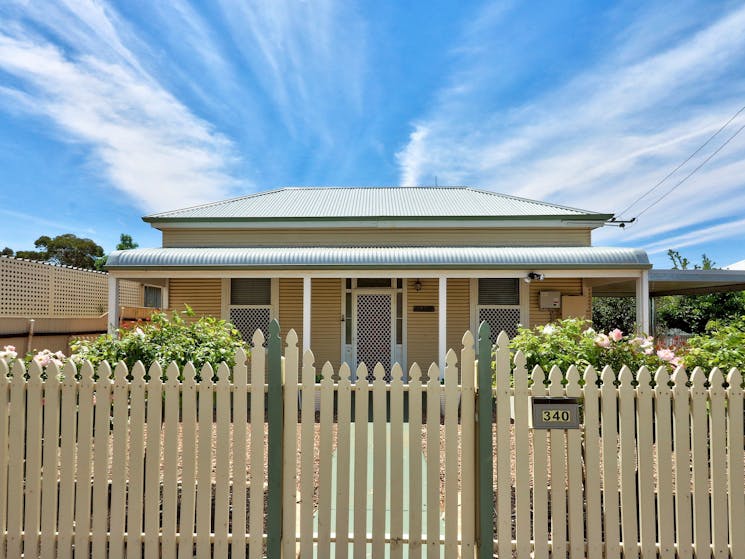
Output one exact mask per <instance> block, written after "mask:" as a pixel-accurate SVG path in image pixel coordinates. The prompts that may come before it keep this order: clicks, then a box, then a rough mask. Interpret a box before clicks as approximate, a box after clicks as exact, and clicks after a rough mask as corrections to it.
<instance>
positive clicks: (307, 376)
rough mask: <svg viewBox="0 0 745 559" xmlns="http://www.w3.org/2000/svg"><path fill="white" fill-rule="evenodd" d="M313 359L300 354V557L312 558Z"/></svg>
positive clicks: (307, 354) (308, 352)
mask: <svg viewBox="0 0 745 559" xmlns="http://www.w3.org/2000/svg"><path fill="white" fill-rule="evenodd" d="M315 359H316V358H315V356H314V355H313V352H312V351H310V350H306V351H304V352H303V370H302V386H303V390H302V404H301V409H300V556H301V557H311V556H312V555H313V468H314V461H313V452H314V448H313V447H314V444H313V423H314V421H315V392H316V391H315V387H316V368H315V367H314V366H313V363H315Z"/></svg>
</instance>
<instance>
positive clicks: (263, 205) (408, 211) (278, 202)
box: [143, 187, 612, 223]
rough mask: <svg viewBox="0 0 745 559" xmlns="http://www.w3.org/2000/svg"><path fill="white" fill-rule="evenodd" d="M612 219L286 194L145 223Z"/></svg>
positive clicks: (473, 195)
mask: <svg viewBox="0 0 745 559" xmlns="http://www.w3.org/2000/svg"><path fill="white" fill-rule="evenodd" d="M610 217H612V215H611V214H601V213H596V212H589V211H586V210H580V209H576V208H568V207H565V206H558V205H556V204H548V203H546V202H538V201H535V200H527V199H524V198H517V197H514V196H508V195H506V194H498V193H496V192H488V191H484V190H477V189H473V188H467V187H416V188H414V187H412V188H403V187H369V188H367V187H343V188H341V187H339V188H330V187H313V188H283V189H280V190H271V191H267V192H261V193H258V194H252V195H249V196H242V197H240V198H233V199H231V200H224V201H221V202H215V203H212V204H204V205H202V206H195V207H192V208H184V209H180V210H173V211H168V212H163V213H157V214H152V215H149V216H146V217H144V218H143V219H144V220H145V221H148V222H153V223H162V222H174V221H271V220H303V219H309V220H329V219H333V220H344V219H354V220H366V219H427V218H438V219H463V218H468V219H495V218H499V219H526V218H533V219H552V218H553V219H556V218H560V219H569V220H577V219H587V220H592V221H604V220H607V219H609V218H610Z"/></svg>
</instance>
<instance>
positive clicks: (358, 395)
mask: <svg viewBox="0 0 745 559" xmlns="http://www.w3.org/2000/svg"><path fill="white" fill-rule="evenodd" d="M354 388H355V390H354V550H353V556H354V559H365V558H366V557H367V421H368V413H367V412H368V395H369V394H370V387H369V384H368V382H367V367H366V366H365V364H364V363H360V364H359V366H358V367H357V382H356V383H355V387H354Z"/></svg>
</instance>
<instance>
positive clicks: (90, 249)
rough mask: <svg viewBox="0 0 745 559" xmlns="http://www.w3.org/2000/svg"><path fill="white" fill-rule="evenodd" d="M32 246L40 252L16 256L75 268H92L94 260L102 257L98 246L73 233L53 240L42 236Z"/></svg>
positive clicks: (26, 251)
mask: <svg viewBox="0 0 745 559" xmlns="http://www.w3.org/2000/svg"><path fill="white" fill-rule="evenodd" d="M34 246H35V247H36V248H37V249H41V250H36V251H34V250H19V251H18V252H16V256H17V257H18V258H28V259H29V260H41V261H43V262H50V263H52V264H60V265H63V266H74V267H76V268H93V267H94V265H95V262H96V258H98V257H101V256H103V248H102V247H101V246H100V245H98V244H96V243H95V242H94V241H93V240H91V239H85V238H81V237H78V236H77V235H74V234H73V233H65V234H64V235H58V236H56V237H54V238H51V237H48V236H47V235H42V236H41V237H39V238H38V239H36V241H35V242H34Z"/></svg>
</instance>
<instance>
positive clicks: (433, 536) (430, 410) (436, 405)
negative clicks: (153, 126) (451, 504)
mask: <svg viewBox="0 0 745 559" xmlns="http://www.w3.org/2000/svg"><path fill="white" fill-rule="evenodd" d="M427 376H428V380H427V559H432V558H439V557H440V494H441V491H440V378H439V376H440V368H439V367H438V366H437V365H436V364H435V363H432V364H431V365H430V366H429V370H428V372H427Z"/></svg>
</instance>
